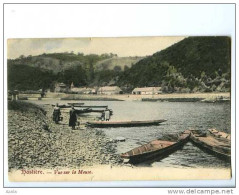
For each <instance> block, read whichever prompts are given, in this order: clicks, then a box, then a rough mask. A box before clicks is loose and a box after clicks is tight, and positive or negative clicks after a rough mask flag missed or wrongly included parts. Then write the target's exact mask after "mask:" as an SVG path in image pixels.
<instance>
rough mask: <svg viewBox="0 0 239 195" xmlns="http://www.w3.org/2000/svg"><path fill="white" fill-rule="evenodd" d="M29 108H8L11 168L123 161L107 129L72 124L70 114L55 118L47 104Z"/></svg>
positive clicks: (59, 166) (65, 112)
mask: <svg viewBox="0 0 239 195" xmlns="http://www.w3.org/2000/svg"><path fill="white" fill-rule="evenodd" d="M43 109H44V110H45V111H46V113H44V112H43V111H42V110H40V109H38V108H37V107H36V108H34V109H29V110H27V111H20V110H9V111H8V162H9V171H11V170H12V169H22V168H36V167H37V168H46V169H51V168H79V167H85V166H93V165H112V166H117V165H121V164H122V159H121V158H120V156H119V155H117V154H115V151H116V143H114V142H113V141H112V140H110V139H109V138H107V137H106V136H105V134H104V133H103V131H101V130H97V129H93V128H82V126H81V127H77V128H76V130H71V128H70V127H69V126H68V120H69V113H68V112H67V110H66V111H62V116H63V121H61V122H60V124H55V123H53V121H52V111H53V108H52V107H51V106H50V105H44V106H43Z"/></svg>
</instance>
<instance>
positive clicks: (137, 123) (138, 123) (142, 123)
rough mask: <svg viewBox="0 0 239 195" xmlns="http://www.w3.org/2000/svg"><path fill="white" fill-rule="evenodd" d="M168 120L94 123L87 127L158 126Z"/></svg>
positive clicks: (89, 123)
mask: <svg viewBox="0 0 239 195" xmlns="http://www.w3.org/2000/svg"><path fill="white" fill-rule="evenodd" d="M165 121H167V120H166V119H161V120H148V121H93V122H88V123H87V125H88V126H91V127H102V128H104V127H135V126H150V125H158V124H160V123H162V122H165Z"/></svg>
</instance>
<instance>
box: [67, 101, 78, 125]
mask: <svg viewBox="0 0 239 195" xmlns="http://www.w3.org/2000/svg"><path fill="white" fill-rule="evenodd" d="M76 121H77V114H76V110H75V109H74V107H73V106H72V107H71V110H70V119H69V126H70V127H72V130H74V129H75V126H76Z"/></svg>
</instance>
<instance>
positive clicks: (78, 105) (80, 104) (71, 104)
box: [67, 102, 84, 107]
mask: <svg viewBox="0 0 239 195" xmlns="http://www.w3.org/2000/svg"><path fill="white" fill-rule="evenodd" d="M67 104H69V105H70V106H74V107H80V106H82V105H84V103H79V102H78V103H67Z"/></svg>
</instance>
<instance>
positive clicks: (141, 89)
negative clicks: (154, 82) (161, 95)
mask: <svg viewBox="0 0 239 195" xmlns="http://www.w3.org/2000/svg"><path fill="white" fill-rule="evenodd" d="M160 90H161V87H143V88H135V89H134V90H133V91H145V92H148V91H150V92H151V91H160Z"/></svg>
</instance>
